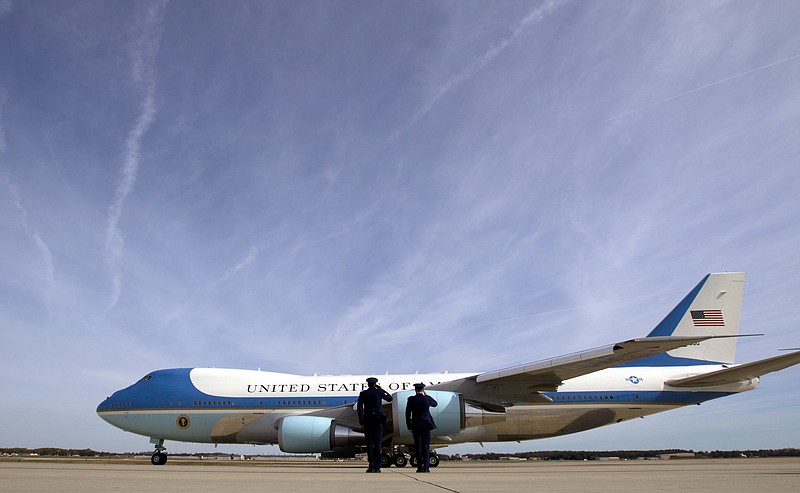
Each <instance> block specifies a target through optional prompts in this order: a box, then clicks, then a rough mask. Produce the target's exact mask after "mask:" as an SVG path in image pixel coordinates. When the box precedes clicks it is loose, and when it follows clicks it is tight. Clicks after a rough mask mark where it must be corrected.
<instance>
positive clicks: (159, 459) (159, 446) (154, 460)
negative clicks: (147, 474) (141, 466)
mask: <svg viewBox="0 0 800 493" xmlns="http://www.w3.org/2000/svg"><path fill="white" fill-rule="evenodd" d="M150 443H154V444H156V451H155V452H153V455H152V456H151V457H150V463H151V464H153V465H154V466H163V465H164V464H166V463H167V454H165V453H164V450H167V447H165V446H164V439H163V438H151V439H150Z"/></svg>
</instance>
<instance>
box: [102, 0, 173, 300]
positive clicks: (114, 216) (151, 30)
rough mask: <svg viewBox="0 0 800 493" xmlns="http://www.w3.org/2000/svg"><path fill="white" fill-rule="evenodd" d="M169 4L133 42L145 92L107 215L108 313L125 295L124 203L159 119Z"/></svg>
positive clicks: (154, 9) (159, 6) (156, 7)
mask: <svg viewBox="0 0 800 493" xmlns="http://www.w3.org/2000/svg"><path fill="white" fill-rule="evenodd" d="M166 6H167V2H166V1H159V2H157V3H154V4H152V5H150V6H149V8H148V9H147V12H146V13H145V18H144V20H143V22H142V26H141V27H142V29H141V35H140V37H139V38H137V39H136V40H134V45H133V60H132V66H131V71H132V73H133V79H134V81H136V83H137V85H139V86H140V88H141V89H142V90H143V92H144V97H143V98H142V102H141V111H140V113H139V117H138V118H137V119H136V122H135V123H134V125H133V127H132V128H131V129H130V131H129V132H128V138H127V140H126V141H125V158H124V160H123V164H122V170H121V175H122V176H121V178H120V183H119V185H118V186H117V190H116V193H115V195H114V202H113V203H112V204H111V207H110V208H109V211H108V219H107V226H106V248H105V263H106V269H108V272H109V275H110V276H111V299H110V301H109V306H108V309H109V310H111V309H112V308H114V306H116V304H117V302H118V301H119V296H120V293H121V291H122V274H121V270H120V265H119V264H120V260H121V259H122V248H123V244H124V242H123V239H122V233H121V232H120V229H119V220H120V217H121V216H122V206H123V205H124V203H125V199H126V198H127V197H128V195H129V194H130V193H131V191H132V190H133V186H134V184H135V183H136V173H137V171H138V169H139V151H140V147H141V143H142V136H143V135H144V134H145V132H146V131H147V129H148V128H150V125H152V123H153V121H154V120H155V118H156V114H157V112H158V109H157V107H156V102H155V99H156V76H155V59H156V54H157V53H158V47H159V43H160V41H161V31H162V27H163V21H164V11H165V10H166Z"/></svg>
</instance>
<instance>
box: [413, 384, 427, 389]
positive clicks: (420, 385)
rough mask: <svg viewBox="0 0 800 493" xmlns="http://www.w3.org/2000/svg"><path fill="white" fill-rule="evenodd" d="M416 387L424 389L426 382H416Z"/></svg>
mask: <svg viewBox="0 0 800 493" xmlns="http://www.w3.org/2000/svg"><path fill="white" fill-rule="evenodd" d="M414 388H415V389H424V388H425V384H424V383H415V384H414Z"/></svg>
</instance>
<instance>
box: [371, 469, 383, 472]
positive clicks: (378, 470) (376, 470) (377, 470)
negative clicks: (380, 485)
mask: <svg viewBox="0 0 800 493" xmlns="http://www.w3.org/2000/svg"><path fill="white" fill-rule="evenodd" d="M372 472H381V470H380V469H375V470H374V471H372Z"/></svg>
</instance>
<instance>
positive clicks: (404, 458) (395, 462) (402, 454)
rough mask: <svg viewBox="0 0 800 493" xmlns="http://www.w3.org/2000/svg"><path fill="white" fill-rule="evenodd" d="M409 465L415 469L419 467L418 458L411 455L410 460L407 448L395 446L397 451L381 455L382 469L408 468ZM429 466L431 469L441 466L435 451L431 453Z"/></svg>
mask: <svg viewBox="0 0 800 493" xmlns="http://www.w3.org/2000/svg"><path fill="white" fill-rule="evenodd" d="M409 463H410V464H411V465H412V466H413V467H417V456H416V455H413V454H411V455H410V459H409V455H408V454H406V450H405V447H398V446H395V450H393V451H391V452H384V453H382V454H381V467H382V468H383V467H390V466H397V467H406V466H407V465H408V464H409ZM428 465H430V467H437V466H438V465H439V456H438V455H436V452H435V451H433V450H431V451H430V460H429V462H428Z"/></svg>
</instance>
